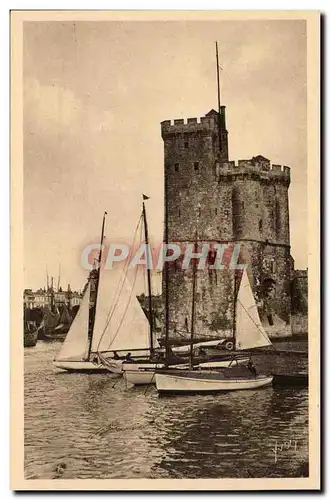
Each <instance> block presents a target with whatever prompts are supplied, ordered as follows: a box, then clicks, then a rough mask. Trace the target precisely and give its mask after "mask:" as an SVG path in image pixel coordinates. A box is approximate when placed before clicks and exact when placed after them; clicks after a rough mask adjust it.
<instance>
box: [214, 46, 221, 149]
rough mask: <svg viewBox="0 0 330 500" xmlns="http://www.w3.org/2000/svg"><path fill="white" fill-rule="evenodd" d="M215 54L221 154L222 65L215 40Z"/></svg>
mask: <svg viewBox="0 0 330 500" xmlns="http://www.w3.org/2000/svg"><path fill="white" fill-rule="evenodd" d="M215 55H216V60H217V91H218V134H219V152H220V154H221V149H222V148H221V117H220V112H221V104H220V67H219V54H218V42H215Z"/></svg>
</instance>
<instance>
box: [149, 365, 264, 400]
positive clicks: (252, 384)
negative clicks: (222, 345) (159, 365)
mask: <svg viewBox="0 0 330 500" xmlns="http://www.w3.org/2000/svg"><path fill="white" fill-rule="evenodd" d="M155 379H156V386H157V391H158V392H159V393H172V394H184V393H192V392H195V393H197V392H202V393H207V392H212V393H214V392H223V391H234V390H244V389H258V388H260V387H264V386H267V385H269V384H271V382H272V380H273V377H272V376H271V375H270V376H266V375H256V376H255V377H252V376H251V377H242V378H240V377H234V376H233V377H225V376H224V374H223V373H221V372H219V373H212V372H209V373H203V372H201V373H198V372H197V371H195V372H194V371H189V370H188V371H186V372H180V373H173V372H172V373H156V375H155Z"/></svg>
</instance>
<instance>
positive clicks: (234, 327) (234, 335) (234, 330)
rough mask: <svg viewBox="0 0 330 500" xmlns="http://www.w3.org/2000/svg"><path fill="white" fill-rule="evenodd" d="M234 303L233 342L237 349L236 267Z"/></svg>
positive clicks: (235, 272)
mask: <svg viewBox="0 0 330 500" xmlns="http://www.w3.org/2000/svg"><path fill="white" fill-rule="evenodd" d="M233 295H234V305H233V344H234V350H235V351H236V302H237V269H234V294H233Z"/></svg>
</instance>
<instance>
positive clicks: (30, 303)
mask: <svg viewBox="0 0 330 500" xmlns="http://www.w3.org/2000/svg"><path fill="white" fill-rule="evenodd" d="M23 299H24V307H26V308H27V309H36V308H40V309H43V308H45V307H50V305H51V292H50V290H48V291H46V290H45V289H42V288H39V290H36V291H33V290H32V289H31V288H26V289H25V290H24V297H23ZM81 300H82V294H81V293H80V292H72V291H71V289H70V285H69V286H68V290H67V291H63V290H62V289H59V290H58V291H56V292H54V304H55V306H61V305H63V304H66V305H67V306H70V307H73V306H79V305H80V303H81Z"/></svg>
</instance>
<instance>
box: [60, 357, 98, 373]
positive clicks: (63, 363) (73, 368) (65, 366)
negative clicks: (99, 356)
mask: <svg viewBox="0 0 330 500" xmlns="http://www.w3.org/2000/svg"><path fill="white" fill-rule="evenodd" d="M53 363H54V366H55V367H56V368H60V369H61V370H66V371H69V372H106V371H107V370H106V368H105V367H104V366H103V365H101V364H94V363H92V362H91V361H75V360H71V361H70V360H69V359H68V360H56V359H55V360H54V362H53Z"/></svg>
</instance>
